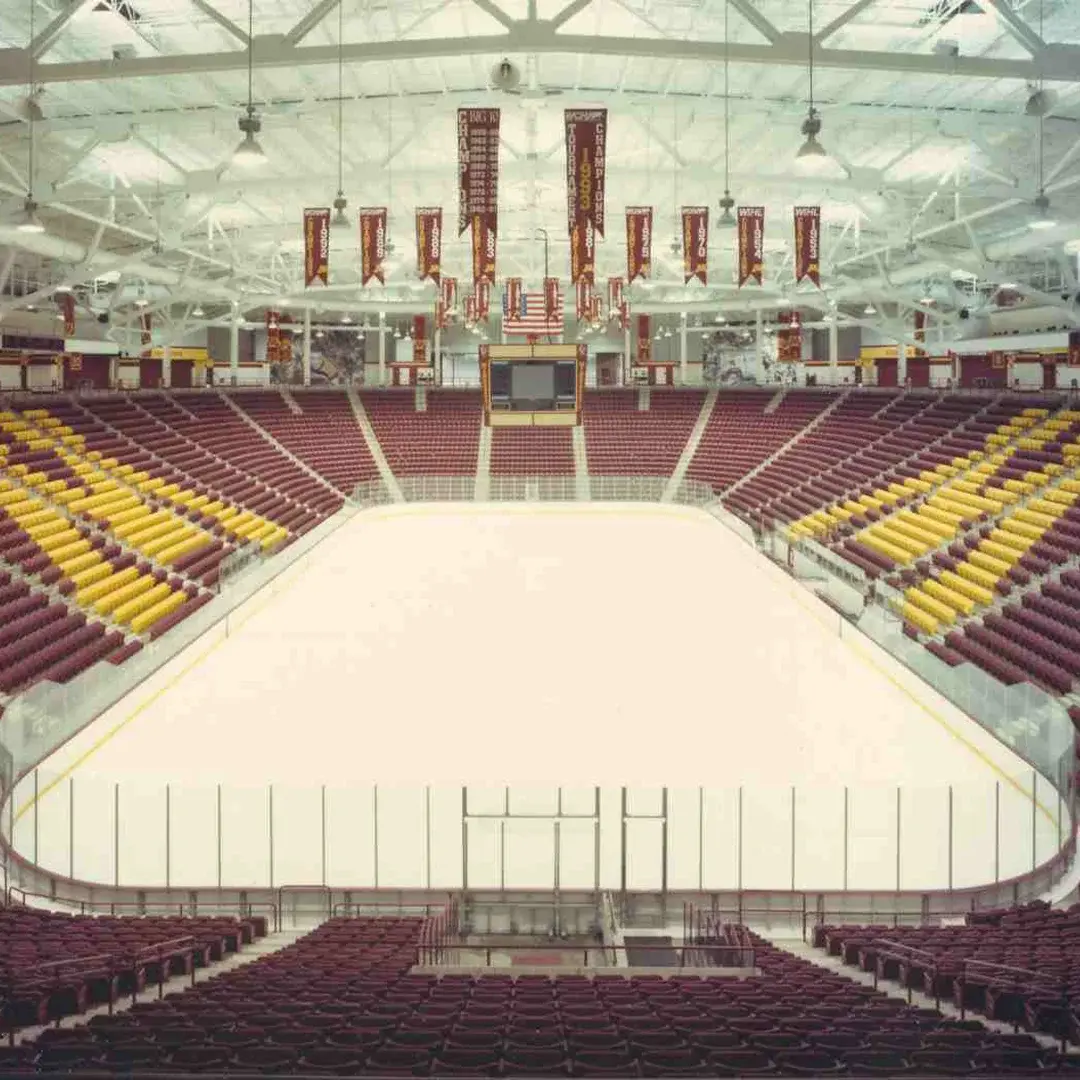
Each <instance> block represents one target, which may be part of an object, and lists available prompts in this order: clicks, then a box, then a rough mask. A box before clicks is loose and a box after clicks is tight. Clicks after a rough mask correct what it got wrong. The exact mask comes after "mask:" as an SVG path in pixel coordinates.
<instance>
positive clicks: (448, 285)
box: [439, 277, 457, 319]
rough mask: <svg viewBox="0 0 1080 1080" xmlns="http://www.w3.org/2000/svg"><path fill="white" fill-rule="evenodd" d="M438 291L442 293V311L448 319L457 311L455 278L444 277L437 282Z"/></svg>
mask: <svg viewBox="0 0 1080 1080" xmlns="http://www.w3.org/2000/svg"><path fill="white" fill-rule="evenodd" d="M439 289H440V292H441V293H442V302H443V309H444V311H445V315H446V318H447V319H449V318H450V316H451V315H453V314H454V312H455V311H457V278H453V277H444V278H443V279H442V281H441V282H439Z"/></svg>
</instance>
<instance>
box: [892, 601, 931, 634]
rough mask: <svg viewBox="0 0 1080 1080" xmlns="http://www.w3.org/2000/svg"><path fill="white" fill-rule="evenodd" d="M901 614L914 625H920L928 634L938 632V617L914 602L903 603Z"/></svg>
mask: <svg viewBox="0 0 1080 1080" xmlns="http://www.w3.org/2000/svg"><path fill="white" fill-rule="evenodd" d="M900 614H901V616H902V617H903V619H904V621H905V622H909V623H911V625H912V626H916V627H918V628H919V629H920V630H922V631H924V632H925V633H927V634H936V633H937V632H938V621H937V619H935V618H934V616H933V615H931V614H930V613H929V612H928V611H923V610H922V609H921V608H917V607H916V606H915V605H914V604H907V603H905V604H901V605H900Z"/></svg>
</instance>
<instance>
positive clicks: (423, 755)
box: [16, 504, 1057, 888]
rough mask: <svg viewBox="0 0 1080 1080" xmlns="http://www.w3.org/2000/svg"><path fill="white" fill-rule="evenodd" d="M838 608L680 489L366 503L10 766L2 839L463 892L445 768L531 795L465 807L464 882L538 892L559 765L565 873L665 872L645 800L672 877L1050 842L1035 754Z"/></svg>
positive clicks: (894, 876)
mask: <svg viewBox="0 0 1080 1080" xmlns="http://www.w3.org/2000/svg"><path fill="white" fill-rule="evenodd" d="M838 624H839V620H838V618H837V616H836V615H835V614H834V613H832V612H831V611H829V610H828V609H827V608H825V607H824V605H821V604H819V603H818V602H817V601H816V600H814V598H813V597H812V596H811V595H810V594H808V593H806V592H805V591H803V590H802V589H801V588H800V587H798V586H797V585H795V584H794V583H792V582H791V581H789V580H788V579H787V578H786V577H785V576H784V575H783V574H782V572H780V571H779V570H778V569H777V568H775V567H773V566H771V565H770V564H769V563H768V562H767V561H766V560H765V559H764V558H763V557H762V556H761V555H759V554H758V553H756V552H754V551H753V550H752V549H751V548H750V547H748V546H747V545H746V544H745V543H744V542H743V541H741V540H740V539H739V538H738V537H736V536H735V535H734V534H732V533H730V532H729V531H728V530H727V529H725V528H724V527H723V526H722V525H720V524H719V523H718V522H716V521H715V520H714V519H713V518H712V517H710V516H709V515H708V514H706V513H704V512H703V511H699V510H696V509H692V508H688V507H677V506H660V505H653V504H634V505H609V504H549V505H542V504H509V505H498V506H493V505H473V504H468V505H408V506H402V507H387V508H380V509H376V510H372V511H368V512H364V513H361V514H359V515H358V516H356V517H355V518H354V519H353V520H352V521H351V522H349V523H348V524H346V525H345V526H343V527H342V528H341V529H339V530H338V531H337V532H336V533H335V534H334V535H332V536H331V537H329V538H328V539H327V540H325V541H324V542H323V543H322V544H321V545H319V546H318V547H317V548H316V549H315V551H314V552H313V553H312V555H311V556H310V557H309V558H308V559H307V560H306V562H305V564H304V565H303V566H302V567H299V568H298V569H297V571H296V572H295V573H294V574H293V576H292V577H291V580H290V581H289V582H288V584H287V585H285V586H284V587H282V588H281V589H280V590H278V591H276V593H275V594H274V595H272V596H270V597H268V598H263V600H262V602H261V603H258V604H256V605H255V608H254V611H253V613H249V614H248V615H246V616H245V617H244V618H243V619H240V618H237V619H234V620H233V625H231V626H230V631H229V634H228V636H227V637H226V636H220V637H219V639H218V640H216V641H215V642H214V643H211V644H210V645H208V646H205V645H204V647H202V648H201V649H199V645H198V643H197V645H196V646H193V647H192V650H190V651H191V652H192V654H193V655H194V656H195V659H193V660H189V661H188V662H187V663H186V664H185V665H184V666H183V668H182V670H181V671H180V672H179V673H178V674H175V675H173V676H172V677H171V678H170V679H169V681H167V682H165V683H164V684H163V685H162V686H161V687H160V688H159V689H157V690H155V692H154V693H153V694H151V695H147V694H143V695H142V697H141V698H139V696H138V695H132V697H131V699H130V700H129V701H127V702H125V703H121V705H119V706H117V707H116V708H114V709H113V710H111V711H110V712H109V713H108V714H107V715H106V716H105V717H103V718H102V719H100V720H99V721H97V722H96V723H95V724H94V725H92V726H91V728H90V729H88V730H87V731H85V732H83V733H82V734H81V735H79V736H78V737H77V738H76V739H74V740H73V741H72V742H71V743H69V744H68V745H67V746H65V747H64V748H62V749H61V750H60V751H59V752H58V753H57V754H56V755H54V756H53V758H52V759H50V760H49V761H48V762H47V763H45V765H44V766H43V767H42V770H41V773H40V775H39V778H38V785H39V787H38V790H39V792H40V798H39V800H38V803H37V804H35V803H34V800H33V799H32V798H29V799H28V798H27V796H26V792H27V790H28V788H27V785H26V784H25V783H24V785H23V789H22V792H21V793H20V795H21V798H20V799H19V800H17V803H16V805H17V813H18V814H19V821H18V823H17V827H16V841H17V845H18V846H19V847H20V850H22V851H24V853H29V852H28V844H29V843H30V842H31V841H30V839H29V836H30V825H31V821H32V820H33V819H34V818H35V817H36V818H37V821H36V835H37V839H36V843H37V844H38V850H37V854H38V857H39V861H41V862H43V863H46V864H48V863H49V862H52V863H53V864H54V865H53V868H54V869H57V870H62V871H63V872H68V871H69V870H73V871H74V872H75V874H76V876H89V877H93V878H97V879H100V880H110V881H111V880H116V881H119V882H121V883H138V884H154V883H158V879H162V880H164V879H166V878H167V879H168V880H169V882H170V883H172V884H180V883H186V884H195V883H198V884H213V883H214V881H213V878H214V877H215V874H216V877H217V880H219V881H222V882H224V883H226V884H233V883H236V884H239V883H240V882H239V881H237V880H234V878H236V877H237V876H239V877H241V878H243V880H244V882H245V883H250V884H256V883H264V882H263V878H265V877H266V876H267V875H269V876H270V877H271V878H272V879H273V880H274V881H275V883H284V882H290V881H298V880H304V881H307V882H311V881H316V880H318V879H319V877H320V875H322V879H323V880H324V881H325V880H327V879H329V880H330V882H331V884H341V885H350V884H361V883H363V884H371V883H374V881H373V878H374V879H378V883H380V884H414V885H421V884H433V885H440V886H441V885H444V884H445V885H447V886H460V884H461V877H462V872H463V871H462V844H463V840H462V834H463V829H462V825H461V816H462V798H461V787H462V785H469V786H470V787H471V788H473V789H474V790H473V791H471V792H470V802H469V803H468V805H467V809H468V811H469V813H470V814H478V813H480V812H483V813H484V814H491V815H503V814H505V812H506V810H507V808H509V809H510V811H511V813H522V812H524V813H529V814H531V815H532V820H530V821H522V822H513V821H512V822H510V825H509V828H510V830H511V835H512V838H513V840H512V843H510V844H509V847H508V846H507V839H506V831H505V827H504V826H500V825H499V823H498V821H497V820H496V817H494V816H492V817H491V818H490V819H489V818H486V817H485V818H483V819H480V818H477V819H475V820H473V821H471V822H470V824H469V829H470V830H471V831H470V833H469V835H470V837H471V843H470V844H469V848H470V850H469V854H468V858H467V860H466V861H467V863H468V865H469V866H472V865H473V861H474V862H475V871H474V873H473V874H472V875H471V878H470V880H471V882H472V883H474V884H480V883H481V879H484V880H485V881H486V880H487V879H488V878H490V877H491V876H492V874H494V875H495V876H494V878H493V879H492V880H493V881H494V882H498V883H505V884H507V885H515V884H540V883H544V882H546V881H547V880H548V877H549V876H550V873H551V869H550V867H551V862H552V859H553V858H556V856H555V855H554V854H553V853H552V850H551V848H550V845H551V843H552V841H551V838H550V832H551V823H550V821H544V820H539V819H540V818H542V817H543V816H544V815H545V814H546V815H554V814H555V813H557V812H558V810H559V809H560V804H559V798H558V796H557V794H556V793H555V792H554V789H555V787H556V786H557V785H563V786H564V788H565V789H566V790H565V792H564V797H563V800H562V804H561V812H562V813H563V814H571V813H572V814H574V815H575V817H574V819H573V820H568V821H566V822H564V823H563V828H564V830H565V839H564V841H563V850H561V851H560V854H559V855H558V856H557V857H558V858H559V859H560V860H567V859H580V860H584V862H583V863H582V865H581V866H580V867H578V866H577V864H576V863H575V867H574V868H571V867H570V866H569V865H568V866H567V867H566V869H565V871H564V874H563V884H564V885H567V884H569V882H568V881H567V878H566V875H567V874H570V876H572V877H573V876H580V877H581V878H582V879H583V880H584V881H585V882H586V883H588V882H590V881H592V880H593V878H594V877H597V876H598V877H599V878H601V879H603V883H604V884H605V885H608V884H609V882H608V878H609V877H610V876H611V875H612V874H614V873H615V869H614V867H616V866H617V865H618V864H619V862H620V861H621V860H622V859H625V860H626V861H627V862H628V863H629V864H630V875H631V878H632V879H633V880H632V881H631V884H636V885H637V886H638V887H658V886H657V885H656V884H654V879H657V875H658V871H657V868H656V865H655V864H656V862H657V859H658V858H659V854H658V853H659V850H660V847H659V832H658V830H659V829H662V828H663V825H662V823H660V821H659V818H660V815H661V814H662V813H663V812H664V810H665V809H666V816H667V822H666V828H667V830H668V833H669V841H670V843H669V845H668V846H669V851H668V859H669V884H670V885H671V886H672V887H676V885H677V884H679V883H682V884H683V887H696V886H697V885H699V884H701V885H703V886H704V887H706V888H709V887H712V888H728V887H734V886H735V885H736V884H742V885H743V886H745V887H768V888H783V887H788V886H789V885H792V884H793V885H795V886H796V887H798V888H810V887H815V888H836V887H841V882H842V883H843V884H846V885H848V886H849V887H852V888H855V887H865V888H869V887H876V888H891V887H895V886H896V885H897V884H899V885H900V886H901V887H903V888H927V887H933V886H945V885H947V884H948V883H949V882H950V881H951V882H952V883H953V884H954V885H957V886H960V885H963V884H975V883H982V882H985V881H987V880H993V878H994V877H995V876H998V877H1000V878H1005V877H1007V876H1010V875H1011V874H1014V873H1020V872H1023V871H1025V870H1028V869H1030V868H1031V862H1032V857H1033V855H1034V856H1036V857H1037V858H1038V859H1039V861H1041V860H1042V859H1044V858H1047V857H1049V855H1050V854H1051V853H1052V852H1053V850H1054V848H1055V846H1056V832H1057V823H1056V819H1055V814H1056V811H1055V808H1054V807H1053V806H1052V805H1050V804H1049V799H1048V798H1047V799H1045V800H1044V801H1043V802H1040V801H1039V800H1036V805H1035V809H1034V812H1033V800H1032V798H1031V793H1030V792H1031V770H1030V768H1029V767H1027V766H1026V765H1025V764H1024V762H1022V761H1021V760H1020V759H1019V758H1017V757H1016V756H1015V755H1013V754H1012V753H1011V752H1010V751H1008V750H1007V749H1006V748H1005V747H1003V746H1002V745H1001V744H999V743H998V742H997V741H996V740H995V739H993V738H992V737H991V736H989V735H988V734H987V733H986V732H984V731H983V730H982V729H981V728H980V727H979V726H978V725H977V724H975V723H974V722H972V721H970V720H968V719H967V718H965V717H964V716H963V715H962V714H960V713H959V712H958V711H956V710H955V709H953V708H952V707H951V706H949V705H948V703H947V702H944V701H943V700H942V699H940V698H938V697H937V696H936V695H934V694H932V693H931V692H930V691H929V690H928V689H927V688H926V687H925V686H924V685H923V684H921V683H919V681H918V680H917V679H915V678H914V677H913V676H911V675H910V674H908V673H906V672H904V671H903V670H902V669H899V668H898V667H897V665H895V664H894V663H893V662H892V661H891V660H890V659H889V658H888V657H886V656H885V655H884V654H882V653H880V652H879V651H878V650H877V649H876V648H875V647H874V646H873V645H872V644H871V643H870V642H868V641H866V640H865V639H862V638H861V637H860V636H859V635H857V634H855V633H854V632H853V631H851V630H850V628H845V632H844V633H843V634H841V633H840V631H839V625H838ZM136 698H138V700H136ZM166 785H168V792H169V794H168V796H165V795H164V791H165V788H166ZM217 785H221V786H222V789H221V790H220V791H218V790H217V789H216V786H217ZM375 785H377V786H378V793H377V794H375V793H374V791H373V787H374V786H375ZM592 785H599V786H600V787H601V789H602V790H601V793H600V794H597V793H595V792H593V791H592V790H591V786H592ZM664 786H666V787H667V788H669V793H668V796H667V803H666V806H665V803H664V798H663V796H662V795H661V794H660V790H659V789H660V788H662V787H664ZM950 786H951V789H952V790H951V795H950ZM271 787H272V793H269V792H270V788H271ZM425 787H427V788H428V790H427V791H425V790H424V789H425ZM503 787H509V788H510V789H511V796H507V794H506V792H505V791H502V790H499V789H501V788H503ZM622 787H626V788H628V789H629V790H628V792H627V794H626V796H625V799H626V802H625V808H626V812H627V814H628V815H629V816H630V817H631V818H633V819H635V820H631V822H630V823H629V827H628V831H627V844H628V850H627V851H625V852H621V851H619V852H614V853H612V846H613V845H614V844H615V842H616V839H617V837H616V838H615V839H613V838H612V836H609V835H608V834H609V833H617V831H618V821H619V820H620V819H621V817H622V809H621V806H622V803H621V802H620V801H619V800H621V799H622V798H623V795H622V793H621V791H620V789H621V788H622ZM1046 790H1048V789H1044V791H1043V792H1042V793H1041V794H1045V792H1046ZM166 803H168V805H165V804H166ZM597 806H602V813H601V817H602V818H603V820H602V821H601V822H599V823H598V822H596V821H595V810H596V807H597ZM638 818H643V819H644V818H650V820H636V819H638ZM72 820H74V822H75V827H76V829H77V832H78V838H77V839H76V841H75V844H74V847H73V846H72V844H71V842H70V839H69V837H68V833H69V832H70V831H71V830H70V823H71V821H72ZM328 822H329V824H328ZM346 822H348V825H349V830H348V834H349V836H350V837H353V838H352V839H349V841H348V851H345V850H344V848H343V847H342V845H343V844H344V843H345V839H344V838H345V836H346V831H345V829H346V825H345V823H346ZM49 830H54V831H56V832H57V836H56V837H53V836H52V833H51V832H49ZM395 830H396V831H395ZM500 830H501V831H500ZM594 830H597V831H599V832H601V834H602V836H601V840H602V843H599V842H598V843H596V844H594V843H593V840H594V839H595V836H596V833H595V832H594ZM46 832H49V836H48V837H46V836H45V833H46ZM578 833H580V836H578ZM676 833H678V836H676ZM950 833H951V836H952V843H951V844H950V843H949V839H948V837H949V836H950ZM211 834H212V835H213V839H211ZM354 834H355V835H359V836H360V837H361V839H360V840H356V839H355V835H354ZM161 836H165V837H167V839H166V841H165V842H159V841H160V837H161ZM223 836H224V839H223ZM793 837H794V840H793ZM575 838H576V839H575ZM189 841H190V843H191V844H193V845H194V847H195V848H197V849H198V853H197V854H194V853H193V854H192V856H191V858H190V859H189V858H188V857H187V856H186V855H184V854H183V849H184V847H185V845H187V844H188V843H189ZM223 844H224V846H225V848H226V849H227V850H226V855H225V856H223V855H222V854H221V849H222V846H223ZM793 844H794V847H793ZM530 845H531V846H530ZM575 845H576V846H575ZM1033 845H1034V850H1033ZM163 847H164V848H165V849H167V852H166V856H165V858H166V862H165V863H164V864H163V863H162V857H161V850H160V849H161V848H163ZM142 848H147V849H149V850H147V851H142V850H139V849H142ZM211 848H215V849H216V851H217V855H216V869H215V859H214V858H213V857H212V853H211V851H210V849H211ZM526 848H529V851H528V852H526ZM433 849H434V850H433ZM950 849H951V850H950ZM251 851H256V853H257V857H256V856H252V855H251ZM245 852H247V854H244V853H245ZM229 853H232V854H231V855H230V854H229ZM573 853H576V854H573ZM597 853H598V854H597ZM515 859H516V860H517V861H516V862H514V860H515ZM469 860H472V861H469ZM493 860H494V861H495V862H497V863H498V867H497V868H496V870H494V871H493V870H492V869H491V867H490V865H489V864H490V863H491V862H492V861H493ZM223 862H224V864H225V865H224V866H223V865H222V863H223ZM189 863H190V865H189ZM267 863H269V866H267V865H266V864H267ZM586 863H587V865H586ZM249 864H250V865H249ZM511 864H512V865H511ZM80 868H81V871H82V872H80ZM515 868H516V869H515ZM572 870H573V873H571V871H572ZM91 871H92V872H91ZM294 875H301V876H299V877H297V876H294ZM522 875H524V878H523V879H522V880H520V881H519V880H518V878H520V877H522ZM360 878H363V881H362V882H361V881H360V880H359V879H360ZM444 879H445V880H444ZM511 879H513V880H511ZM534 879H536V880H534ZM684 879H685V880H684Z"/></svg>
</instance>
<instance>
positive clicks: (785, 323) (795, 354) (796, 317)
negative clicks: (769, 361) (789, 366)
mask: <svg viewBox="0 0 1080 1080" xmlns="http://www.w3.org/2000/svg"><path fill="white" fill-rule="evenodd" d="M777 319H779V321H780V326H779V327H778V329H777V331H776V359H777V360H784V361H789V362H795V361H798V360H801V359H802V316H801V315H800V314H799V313H798V312H797V311H781V312H779V313H778V314H777Z"/></svg>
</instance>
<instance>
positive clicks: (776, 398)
mask: <svg viewBox="0 0 1080 1080" xmlns="http://www.w3.org/2000/svg"><path fill="white" fill-rule="evenodd" d="M786 397H787V387H786V386H785V387H782V388H781V389H779V390H777V391H776V393H775V394H773V396H772V397H771V398H770V399H769V402H768V404H767V405H766V406H765V408H764V409H762V410H761V412H762V415H763V416H768V415H769V414H770V413H774V412H776V410H777V409H779V408H780V405H781V404H782V403H783V400H784V398H786Z"/></svg>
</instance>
